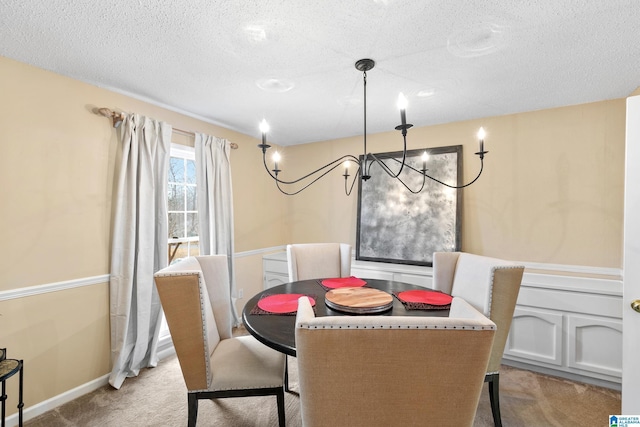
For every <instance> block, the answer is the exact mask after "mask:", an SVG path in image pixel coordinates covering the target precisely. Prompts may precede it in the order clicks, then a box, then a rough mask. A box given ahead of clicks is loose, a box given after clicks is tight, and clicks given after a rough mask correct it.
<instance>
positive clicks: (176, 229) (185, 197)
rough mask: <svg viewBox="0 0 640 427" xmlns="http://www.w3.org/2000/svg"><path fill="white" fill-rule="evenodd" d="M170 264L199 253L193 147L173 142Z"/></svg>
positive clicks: (169, 186) (169, 202) (169, 208)
mask: <svg viewBox="0 0 640 427" xmlns="http://www.w3.org/2000/svg"><path fill="white" fill-rule="evenodd" d="M167 196H168V213H169V254H168V255H169V264H171V263H172V262H175V261H177V260H178V259H180V258H185V257H188V256H195V255H199V254H200V246H199V241H200V239H199V237H198V206H197V203H196V162H195V152H194V150H193V148H191V147H186V146H182V145H177V144H171V155H170V159H169V183H168V195H167Z"/></svg>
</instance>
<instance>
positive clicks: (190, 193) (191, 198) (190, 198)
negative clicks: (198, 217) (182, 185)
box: [186, 186, 198, 211]
mask: <svg viewBox="0 0 640 427" xmlns="http://www.w3.org/2000/svg"><path fill="white" fill-rule="evenodd" d="M186 192H187V209H186V210H188V211H197V210H198V207H197V206H196V187H193V186H188V187H187V188H186Z"/></svg>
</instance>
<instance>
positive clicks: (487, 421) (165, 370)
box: [25, 356, 620, 427]
mask: <svg viewBox="0 0 640 427" xmlns="http://www.w3.org/2000/svg"><path fill="white" fill-rule="evenodd" d="M288 359H289V368H290V371H289V372H290V384H291V388H292V390H293V391H294V393H285V396H286V397H285V404H286V407H285V411H286V418H287V426H289V427H300V426H301V425H302V423H301V420H300V408H299V398H298V395H297V393H296V392H297V390H298V389H297V378H298V377H297V367H296V361H295V360H296V359H295V358H288ZM500 395H501V396H500V397H501V398H500V403H501V410H502V421H503V425H504V426H505V427H520V426H522V427H525V426H526V427H532V426H533V427H538V426H539V427H547V426H562V427H570V426H576V427H590V426H594V427H595V426H603V425H608V416H609V415H611V414H619V413H620V393H619V392H617V391H614V390H609V389H606V388H601V387H595V386H591V385H587V384H582V383H576V382H572V381H568V380H564V379H560V378H555V377H550V376H547V375H541V374H537V373H534V372H530V371H525V370H520V369H515V368H511V367H508V366H503V367H502V370H501V372H500ZM186 424H187V390H186V387H185V385H184V381H183V379H182V374H181V372H180V366H179V364H178V360H177V358H176V357H175V356H172V357H169V358H167V359H165V360H163V361H161V362H160V364H159V365H158V367H157V368H152V369H145V370H144V371H142V372H141V373H140V375H139V376H138V377H136V378H129V379H127V380H126V381H125V383H124V385H123V386H122V388H121V389H120V390H114V389H113V388H111V387H110V386H105V387H102V388H101V389H99V390H96V391H95V392H92V393H89V394H87V395H85V396H82V397H81V398H79V399H76V400H74V401H72V402H69V403H67V404H65V405H62V406H60V407H58V408H56V409H54V410H52V411H50V412H48V413H46V414H43V415H41V416H39V417H37V418H34V419H32V420H30V421H28V422H26V423H25V426H27V427H58V426H60V427H63V426H68V427H87V426H90V427H94V426H96V427H97V426H101V427H102V426H109V427H111V426H113V427H122V426H154V427H155V426H185V425H186ZM197 424H198V426H231V427H269V426H274V427H275V426H277V425H278V416H277V409H276V398H275V396H269V397H246V398H245V397H243V398H229V399H219V400H217V401H211V400H201V401H200V403H199V411H198V423H197ZM491 426H493V418H492V416H491V407H490V403H489V394H488V391H487V385H486V384H485V385H484V389H483V392H482V396H481V397H480V404H479V406H478V412H477V414H476V420H475V423H474V427H491ZM400 427H401V426H400Z"/></svg>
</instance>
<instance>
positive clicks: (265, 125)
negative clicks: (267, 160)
mask: <svg viewBox="0 0 640 427" xmlns="http://www.w3.org/2000/svg"><path fill="white" fill-rule="evenodd" d="M260 132H262V144H263V145H265V144H266V143H267V132H269V123H267V121H266V120H265V119H262V121H261V122H260Z"/></svg>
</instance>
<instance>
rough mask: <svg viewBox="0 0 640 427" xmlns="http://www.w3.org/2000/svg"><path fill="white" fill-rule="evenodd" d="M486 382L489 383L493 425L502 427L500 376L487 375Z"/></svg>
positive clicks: (497, 374) (496, 374)
mask: <svg viewBox="0 0 640 427" xmlns="http://www.w3.org/2000/svg"><path fill="white" fill-rule="evenodd" d="M484 381H485V382H488V383H489V400H490V401H491V413H492V414H493V425H494V426H495V427H502V418H501V417H500V374H499V373H495V374H487V375H486V376H485V378H484Z"/></svg>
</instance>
